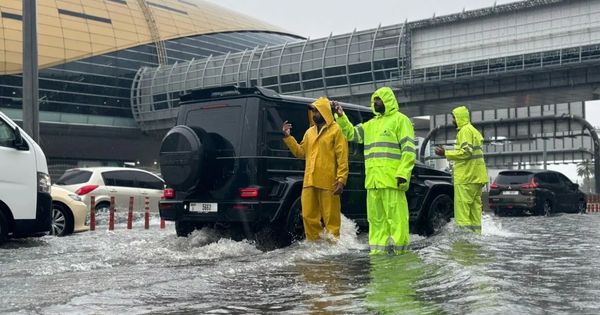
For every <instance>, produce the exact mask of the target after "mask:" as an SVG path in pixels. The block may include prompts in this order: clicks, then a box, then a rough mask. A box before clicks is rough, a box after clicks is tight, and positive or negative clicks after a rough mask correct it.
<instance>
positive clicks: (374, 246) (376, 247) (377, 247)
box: [369, 245, 387, 251]
mask: <svg viewBox="0 0 600 315" xmlns="http://www.w3.org/2000/svg"><path fill="white" fill-rule="evenodd" d="M369 247H370V248H371V250H383V251H386V250H387V246H381V245H369Z"/></svg>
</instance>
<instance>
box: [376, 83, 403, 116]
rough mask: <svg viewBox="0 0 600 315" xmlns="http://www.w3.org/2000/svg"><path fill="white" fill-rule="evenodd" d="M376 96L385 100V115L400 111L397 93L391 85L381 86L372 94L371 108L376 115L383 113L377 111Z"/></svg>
mask: <svg viewBox="0 0 600 315" xmlns="http://www.w3.org/2000/svg"><path fill="white" fill-rule="evenodd" d="M375 97H379V98H380V99H381V100H382V101H383V105H384V106H385V113H383V116H388V115H391V114H393V113H395V112H397V111H398V101H397V100H396V95H395V94H394V91H392V89H390V88H389V87H387V86H384V87H382V88H379V89H378V90H377V91H375V93H373V95H371V110H372V111H373V113H374V114H375V115H377V116H380V115H381V114H380V113H378V112H376V111H375Z"/></svg>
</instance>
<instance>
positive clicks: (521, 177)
mask: <svg viewBox="0 0 600 315" xmlns="http://www.w3.org/2000/svg"><path fill="white" fill-rule="evenodd" d="M532 176H533V174H532V173H529V172H503V173H500V175H498V177H497V178H496V184H498V185H514V184H525V183H528V182H529V181H530V180H531V177H532Z"/></svg>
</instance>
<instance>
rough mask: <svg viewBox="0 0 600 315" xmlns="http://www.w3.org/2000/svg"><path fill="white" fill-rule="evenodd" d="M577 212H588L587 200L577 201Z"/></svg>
mask: <svg viewBox="0 0 600 315" xmlns="http://www.w3.org/2000/svg"><path fill="white" fill-rule="evenodd" d="M576 213H587V203H585V200H579V202H577V211H576Z"/></svg>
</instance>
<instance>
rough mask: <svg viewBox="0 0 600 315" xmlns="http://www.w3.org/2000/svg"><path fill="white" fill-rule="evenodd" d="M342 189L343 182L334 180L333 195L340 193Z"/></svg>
mask: <svg viewBox="0 0 600 315" xmlns="http://www.w3.org/2000/svg"><path fill="white" fill-rule="evenodd" d="M343 191H344V184H342V183H341V182H336V183H335V184H333V194H334V195H341V194H342V192H343Z"/></svg>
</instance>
